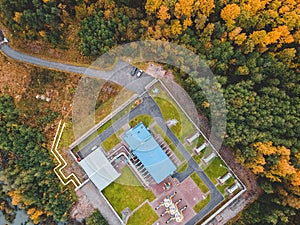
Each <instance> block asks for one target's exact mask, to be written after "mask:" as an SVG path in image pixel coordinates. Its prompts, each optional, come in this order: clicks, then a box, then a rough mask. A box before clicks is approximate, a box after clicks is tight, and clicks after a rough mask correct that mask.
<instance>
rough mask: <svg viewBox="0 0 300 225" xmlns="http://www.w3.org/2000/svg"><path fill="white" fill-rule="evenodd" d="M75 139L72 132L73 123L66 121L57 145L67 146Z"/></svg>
mask: <svg viewBox="0 0 300 225" xmlns="http://www.w3.org/2000/svg"><path fill="white" fill-rule="evenodd" d="M74 141H75V137H74V132H73V125H72V122H70V121H68V122H66V126H65V128H64V131H63V133H62V136H61V139H60V142H59V146H60V147H68V146H70V145H71V144H72V143H73V142H74Z"/></svg>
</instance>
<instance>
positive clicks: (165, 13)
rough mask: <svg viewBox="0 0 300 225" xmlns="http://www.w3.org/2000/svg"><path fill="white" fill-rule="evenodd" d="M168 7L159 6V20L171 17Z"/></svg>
mask: <svg viewBox="0 0 300 225" xmlns="http://www.w3.org/2000/svg"><path fill="white" fill-rule="evenodd" d="M168 11H169V8H168V7H167V6H165V5H162V6H161V7H160V8H159V11H158V13H157V18H158V19H161V20H168V19H170V18H171V16H170V14H169V12H168Z"/></svg>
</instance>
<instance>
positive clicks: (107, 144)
mask: <svg viewBox="0 0 300 225" xmlns="http://www.w3.org/2000/svg"><path fill="white" fill-rule="evenodd" d="M120 142H121V139H120V138H119V137H118V136H117V135H116V134H112V135H110V136H109V137H108V138H107V139H106V140H104V141H103V142H102V143H101V145H102V147H103V148H104V150H105V151H109V150H111V149H112V148H113V147H115V146H116V145H117V144H119V143H120Z"/></svg>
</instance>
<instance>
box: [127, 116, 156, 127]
mask: <svg viewBox="0 0 300 225" xmlns="http://www.w3.org/2000/svg"><path fill="white" fill-rule="evenodd" d="M140 122H142V123H143V124H144V125H145V126H146V127H149V125H150V124H151V123H153V122H154V119H153V118H152V116H149V115H146V114H141V115H138V116H136V117H134V118H133V119H132V120H130V121H129V126H130V127H135V126H136V125H137V124H138V123H140Z"/></svg>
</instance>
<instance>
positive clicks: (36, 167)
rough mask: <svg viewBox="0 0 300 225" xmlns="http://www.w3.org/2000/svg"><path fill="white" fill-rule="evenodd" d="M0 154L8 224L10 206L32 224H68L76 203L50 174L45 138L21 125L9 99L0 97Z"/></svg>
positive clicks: (50, 168)
mask: <svg viewBox="0 0 300 225" xmlns="http://www.w3.org/2000/svg"><path fill="white" fill-rule="evenodd" d="M0 150H1V151H0V168H1V174H0V176H1V195H0V201H1V205H2V208H3V211H4V215H5V216H6V218H7V219H8V221H12V220H13V216H11V215H10V213H11V212H12V210H13V206H18V207H19V208H21V209H24V210H26V212H27V214H28V215H29V216H30V219H31V220H32V221H33V222H34V223H35V224H37V223H39V222H49V223H50V222H52V221H65V220H67V218H68V211H69V209H70V208H71V206H72V204H73V203H74V201H75V199H74V197H73V195H72V194H71V192H70V190H69V189H68V188H67V187H63V186H62V185H61V183H60V181H59V180H58V178H57V177H56V175H55V174H54V173H53V168H54V166H55V164H54V162H53V161H52V158H51V156H50V152H49V150H48V149H46V139H45V137H44V136H43V134H41V132H40V131H38V130H37V129H36V128H32V127H30V126H28V125H25V124H22V123H21V122H20V114H19V112H18V110H17V109H16V107H15V104H14V100H13V98H12V97H8V96H1V97H0ZM8 197H10V198H11V202H10V203H11V204H9V203H8V202H7V201H6V199H7V198H8ZM6 214H7V215H6Z"/></svg>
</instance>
